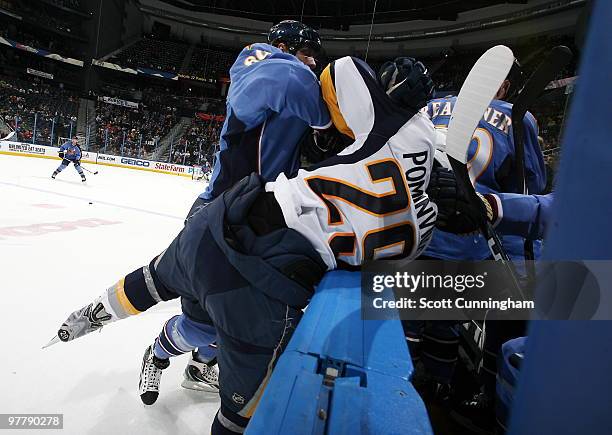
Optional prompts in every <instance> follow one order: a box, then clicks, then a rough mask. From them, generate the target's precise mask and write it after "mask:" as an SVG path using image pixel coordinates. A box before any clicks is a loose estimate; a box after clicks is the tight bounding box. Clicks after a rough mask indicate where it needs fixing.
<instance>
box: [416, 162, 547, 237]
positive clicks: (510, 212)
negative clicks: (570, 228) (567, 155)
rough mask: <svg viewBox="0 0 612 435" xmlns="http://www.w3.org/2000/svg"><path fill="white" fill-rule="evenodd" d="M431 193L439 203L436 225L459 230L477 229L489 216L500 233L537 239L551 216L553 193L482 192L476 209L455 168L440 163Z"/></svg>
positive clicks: (432, 178)
mask: <svg viewBox="0 0 612 435" xmlns="http://www.w3.org/2000/svg"><path fill="white" fill-rule="evenodd" d="M427 194H428V195H429V197H430V199H431V200H432V201H434V202H435V203H436V205H437V206H438V218H437V220H436V227H438V228H439V229H441V230H443V231H447V232H451V233H455V234H468V233H472V232H474V231H477V230H478V228H479V224H480V223H481V222H482V220H483V219H485V218H486V219H487V220H488V221H489V222H490V223H491V224H493V225H494V226H495V227H496V230H497V231H498V232H499V233H500V234H504V235H517V236H521V237H525V238H527V239H531V240H535V239H541V238H542V237H543V235H544V233H545V232H546V228H547V226H548V225H549V222H550V219H551V216H550V207H551V204H552V200H553V194H548V195H522V194H518V193H485V194H480V193H479V194H478V195H479V197H480V199H481V207H479V208H478V209H474V208H473V207H471V206H470V204H468V203H467V201H465V199H464V197H463V194H462V192H461V191H460V189H459V188H458V186H457V182H456V180H455V176H454V175H453V173H452V171H449V170H447V169H445V168H442V167H439V166H438V167H436V168H434V170H433V172H432V176H431V179H430V183H429V186H428V187H427Z"/></svg>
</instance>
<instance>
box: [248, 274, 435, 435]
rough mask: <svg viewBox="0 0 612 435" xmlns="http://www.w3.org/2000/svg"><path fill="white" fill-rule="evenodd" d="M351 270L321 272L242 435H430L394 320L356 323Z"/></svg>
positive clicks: (356, 287)
mask: <svg viewBox="0 0 612 435" xmlns="http://www.w3.org/2000/svg"><path fill="white" fill-rule="evenodd" d="M360 307H361V294H360V274H359V272H344V271H334V272H330V273H328V274H327V275H326V276H325V277H324V279H323V281H321V284H320V285H319V286H318V288H317V291H316V293H315V295H314V297H313V298H312V301H311V302H310V305H309V306H308V308H307V309H306V312H305V314H304V317H303V318H302V320H301V322H300V324H299V326H298V328H297V330H296V331H295V333H294V334H293V337H292V338H291V341H290V342H289V344H288V346H287V349H286V350H285V352H284V353H283V355H282V356H281V357H280V359H279V361H278V363H277V365H276V368H275V369H274V373H273V374H272V377H271V379H270V382H269V384H268V386H267V387H266V390H265V392H264V395H263V397H262V399H261V403H260V404H259V406H258V408H257V411H256V412H255V415H254V416H253V418H252V419H251V422H250V423H249V426H248V428H247V430H246V433H247V434H250V435H259V434H266V435H273V434H279V435H280V434H282V435H285V434H291V435H301V434H304V435H306V434H308V435H312V434H333V435H341V434H346V435H356V434H364V435H365V434H381V435H392V434H431V433H432V430H431V426H430V423H429V419H428V417H427V412H426V410H425V406H424V405H423V402H422V401H421V398H420V397H419V395H418V394H417V392H416V391H415V390H414V388H413V387H412V385H411V384H410V381H409V380H410V376H411V375H412V370H413V368H412V363H411V361H410V357H409V354H408V349H407V347H406V344H405V338H404V334H403V331H402V327H401V324H400V322H399V320H384V321H374V320H368V321H364V320H361V312H360Z"/></svg>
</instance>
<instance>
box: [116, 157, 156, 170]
mask: <svg viewBox="0 0 612 435" xmlns="http://www.w3.org/2000/svg"><path fill="white" fill-rule="evenodd" d="M121 163H123V164H124V165H129V166H138V167H140V168H148V167H149V166H151V162H148V161H146V160H137V159H130V158H128V157H121Z"/></svg>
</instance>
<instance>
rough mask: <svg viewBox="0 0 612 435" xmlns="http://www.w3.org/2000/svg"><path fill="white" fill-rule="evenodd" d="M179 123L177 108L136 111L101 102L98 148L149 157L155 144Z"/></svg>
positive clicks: (99, 108)
mask: <svg viewBox="0 0 612 435" xmlns="http://www.w3.org/2000/svg"><path fill="white" fill-rule="evenodd" d="M177 121H178V119H177V117H176V109H173V108H168V107H167V108H161V109H147V108H141V109H138V110H136V109H130V108H127V107H121V106H116V105H113V104H107V103H103V102H98V103H97V105H96V126H97V129H98V131H97V144H98V148H99V150H101V151H105V152H106V153H108V154H121V153H123V155H126V156H130V157H141V158H145V157H150V155H151V153H152V152H153V150H154V149H155V146H156V144H157V143H158V142H159V140H160V139H161V138H163V137H164V136H165V135H166V134H167V133H168V132H169V131H170V129H171V128H172V126H174V125H175V124H176V123H177ZM141 136H142V140H141ZM141 146H142V148H141Z"/></svg>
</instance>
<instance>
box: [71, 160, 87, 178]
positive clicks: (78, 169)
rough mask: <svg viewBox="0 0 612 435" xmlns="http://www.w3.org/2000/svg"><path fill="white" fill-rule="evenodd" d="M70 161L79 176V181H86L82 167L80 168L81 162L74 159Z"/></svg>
mask: <svg viewBox="0 0 612 435" xmlns="http://www.w3.org/2000/svg"><path fill="white" fill-rule="evenodd" d="M72 163H73V164H74V169H76V171H77V172H78V173H79V175H80V176H81V181H83V182H85V181H87V180H86V179H85V173H84V172H83V168H81V164H80V163H79V162H78V161H74V162H72Z"/></svg>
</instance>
